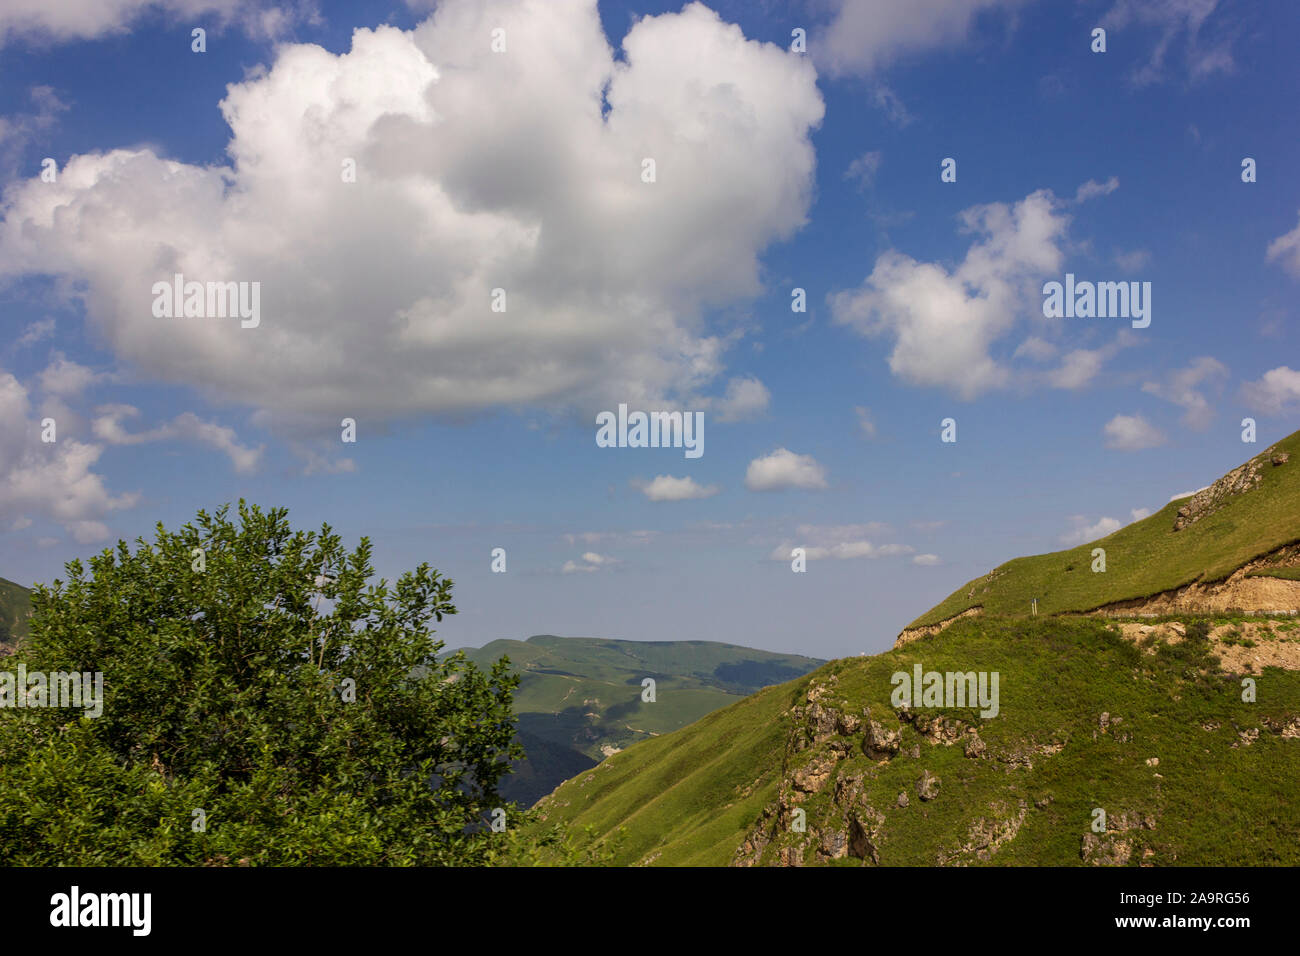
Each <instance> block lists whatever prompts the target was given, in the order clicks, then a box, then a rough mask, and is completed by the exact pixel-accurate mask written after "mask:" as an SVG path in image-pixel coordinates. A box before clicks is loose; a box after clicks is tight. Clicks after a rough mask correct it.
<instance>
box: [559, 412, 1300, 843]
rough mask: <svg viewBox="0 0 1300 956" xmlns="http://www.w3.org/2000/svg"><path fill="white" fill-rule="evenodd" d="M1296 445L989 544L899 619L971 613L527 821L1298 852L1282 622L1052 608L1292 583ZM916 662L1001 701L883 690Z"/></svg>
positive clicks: (600, 775) (745, 836) (611, 830)
mask: <svg viewBox="0 0 1300 956" xmlns="http://www.w3.org/2000/svg"><path fill="white" fill-rule="evenodd" d="M1297 451H1300V434H1297V435H1292V436H1291V437H1289V438H1287V439H1286V440H1284V441H1283V442H1280V443H1279V444H1278V445H1275V446H1273V447H1272V448H1270V449H1268V450H1267V451H1266V452H1264V453H1263V454H1261V455H1258V456H1256V457H1255V458H1253V459H1251V460H1250V461H1249V462H1247V463H1246V464H1245V465H1243V466H1240V467H1239V468H1237V469H1234V470H1233V471H1232V472H1230V473H1229V474H1228V475H1226V476H1224V477H1223V478H1222V479H1220V480H1219V481H1216V482H1215V483H1214V484H1213V485H1211V486H1210V487H1209V488H1208V489H1207V490H1205V491H1204V493H1200V494H1198V495H1196V496H1194V497H1193V498H1188V499H1180V500H1179V501H1176V502H1172V503H1171V504H1170V505H1169V506H1168V507H1166V508H1164V509H1162V510H1161V511H1160V512H1159V513H1158V514H1156V515H1153V516H1151V517H1150V518H1147V519H1145V520H1144V521H1140V522H1137V523H1135V524H1133V525H1130V526H1129V527H1127V528H1124V529H1122V530H1120V531H1117V532H1116V533H1114V534H1112V535H1110V536H1108V537H1106V538H1103V539H1101V540H1100V541H1097V542H1093V543H1091V544H1088V545H1085V546H1083V547H1081V548H1075V549H1072V550H1069V551H1062V552H1057V553H1054V554H1046V555H1039V556H1036V557H1029V558H1019V559H1016V560H1014V561H1009V562H1007V563H1006V564H1004V565H1002V566H1001V567H999V568H998V569H996V570H995V571H994V572H993V573H991V574H990V575H987V576H986V577H984V578H980V579H978V580H977V581H973V582H971V583H970V584H968V585H966V586H965V587H963V588H962V589H961V590H959V591H958V592H957V593H956V594H954V595H952V596H951V597H949V598H948V599H947V600H946V601H944V602H943V603H941V604H940V605H938V606H937V607H936V608H934V609H932V610H931V611H929V612H927V613H926V614H924V615H922V616H921V617H920V618H918V619H917V621H916V622H915V625H914V626H920V625H928V624H934V623H936V622H940V621H947V620H949V619H953V618H955V617H956V616H957V615H959V614H961V613H962V612H963V611H966V610H969V609H973V608H978V609H979V610H980V612H981V613H979V614H978V615H967V616H964V617H961V618H959V619H956V620H953V621H952V623H951V624H950V625H949V626H948V627H947V628H946V629H943V630H940V631H938V632H937V633H928V634H927V633H925V632H917V633H914V634H912V635H910V638H911V639H910V640H908V641H906V642H902V643H900V644H899V645H897V646H896V647H895V648H894V649H893V650H890V651H888V652H886V653H884V654H880V655H877V656H875V657H871V658H847V659H844V660H837V661H833V662H831V663H829V664H827V665H826V666H825V667H822V668H821V669H819V670H818V671H816V672H814V673H813V674H811V675H808V676H805V677H802V678H799V679H797V680H793V681H791V682H789V683H787V684H783V685H781V686H778V687H771V688H768V689H766V690H764V691H762V692H760V693H758V694H755V695H754V696H752V697H749V698H746V699H745V700H743V701H741V702H739V703H736V704H733V705H732V706H730V707H727V708H725V709H723V710H719V711H717V712H715V713H712V714H710V715H708V716H707V717H705V718H703V719H702V720H700V721H699V722H698V723H695V724H692V725H691V726H689V727H686V728H685V729H683V730H680V731H678V732H676V733H673V734H668V735H665V736H661V737H656V738H654V739H652V740H648V741H645V742H643V743H639V744H637V745H636V746H634V747H632V748H630V749H629V750H627V751H626V752H623V753H618V754H615V755H614V756H613V757H610V758H609V759H608V760H606V761H604V763H602V764H601V765H600V766H599V767H596V768H594V769H592V770H588V771H586V772H583V773H580V774H579V775H577V776H576V777H574V778H573V779H571V780H568V781H566V782H565V783H564V785H563V786H561V787H560V788H559V789H557V790H556V791H555V792H554V793H553V794H552V795H551V796H549V797H548V798H546V799H544V800H542V801H541V802H540V803H539V804H538V810H539V812H540V813H541V814H542V815H543V817H544V819H543V821H542V822H540V823H538V824H536V826H537V827H539V828H543V827H554V826H555V825H556V824H559V825H561V826H563V827H564V828H565V829H566V831H567V832H568V833H569V834H570V839H571V840H575V841H577V842H576V847H575V849H576V850H578V851H588V850H592V849H596V850H597V851H598V852H599V853H604V854H610V853H612V854H613V862H614V863H617V864H624V865H631V864H661V865H727V864H740V865H752V864H760V865H772V864H784V865H809V864H817V863H826V864H833V865H870V864H880V865H987V864H1030V865H1080V864H1084V865H1139V864H1144V865H1152V866H1169V865H1246V866H1254V865H1261V864H1264V865H1278V864H1285V865H1292V866H1294V865H1300V801H1297V800H1296V799H1295V793H1294V791H1295V782H1296V781H1297V780H1300V622H1296V621H1294V620H1287V619H1276V620H1265V619H1262V618H1258V617H1254V618H1247V617H1243V616H1241V615H1238V614H1234V613H1233V612H1232V611H1231V610H1228V609H1224V611H1223V612H1222V613H1219V612H1216V613H1214V614H1201V613H1197V614H1183V613H1169V614H1164V615H1163V616H1162V617H1161V618H1160V619H1159V621H1158V622H1157V621H1156V620H1155V619H1153V618H1150V617H1146V618H1144V619H1142V620H1132V621H1129V622H1123V621H1111V620H1108V619H1105V618H1100V617H1086V616H1079V615H1078V614H1077V613H1074V614H1069V613H1068V612H1085V611H1089V610H1093V609H1096V608H1099V607H1101V606H1103V605H1107V604H1111V603H1113V602H1118V601H1129V600H1135V599H1145V598H1148V597H1150V596H1152V595H1156V594H1159V593H1161V592H1164V591H1170V590H1172V589H1175V588H1179V587H1182V586H1184V585H1187V584H1190V583H1192V582H1200V583H1201V584H1203V585H1204V584H1209V583H1212V582H1222V581H1225V580H1227V579H1229V578H1231V579H1232V580H1233V581H1235V582H1237V583H1236V584H1234V585H1233V587H1235V588H1238V591H1234V592H1233V593H1234V594H1236V593H1238V592H1239V593H1241V594H1244V595H1249V594H1251V593H1265V592H1263V591H1252V590H1251V589H1252V587H1254V588H1260V587H1262V588H1265V589H1272V590H1268V591H1267V593H1268V594H1274V595H1281V599H1282V600H1287V601H1290V600H1292V599H1293V598H1294V596H1295V589H1294V586H1293V585H1292V584H1290V583H1289V582H1291V581H1294V580H1295V579H1296V578H1295V574H1294V570H1293V569H1294V568H1296V567H1297V566H1300V548H1296V547H1294V545H1295V543H1296V542H1297V541H1300V460H1298V459H1296V457H1295V455H1296V452H1297ZM1207 477H1208V476H1207ZM1095 547H1102V548H1104V549H1105V551H1106V570H1105V571H1104V572H1100V571H1098V572H1094V571H1093V570H1092V561H1093V555H1092V550H1093V548H1095ZM1260 559H1265V560H1263V561H1260ZM1247 565H1249V568H1247V567H1245V566H1247ZM1238 572H1240V573H1238ZM1242 582H1245V583H1244V584H1243V583H1242ZM1250 582H1256V583H1255V584H1253V585H1252V584H1250ZM1035 597H1036V598H1037V599H1038V602H1039V616H1037V617H1030V616H1028V611H1029V606H1030V601H1031V599H1033V598H1035ZM1247 610H1249V609H1247ZM1062 614H1065V615H1066V616H1054V615H1062ZM916 665H920V667H921V668H922V671H923V672H931V671H933V672H939V673H940V674H947V673H949V672H952V673H958V674H965V673H970V674H972V675H974V674H980V673H982V674H984V675H985V676H986V678H987V679H990V680H991V675H993V674H996V675H997V677H998V681H999V706H998V708H997V712H996V713H992V712H987V713H983V714H982V712H981V709H980V708H976V707H971V706H965V703H966V702H964V701H956V700H948V701H946V702H945V701H942V700H929V701H923V702H913V703H912V705H911V706H908V705H907V704H905V703H904V702H902V701H895V700H894V699H892V694H893V692H894V689H895V686H896V685H895V681H894V678H895V676H896V675H902V676H909V675H911V674H912V673H913V668H914V666H916ZM1247 675H1249V676H1247ZM1252 695H1253V696H1252ZM922 703H924V705H925V706H922ZM958 703H962V704H963V706H960V707H959V706H956V705H957V704H958ZM1101 812H1104V818H1101V817H1099V816H1098V814H1099V813H1101Z"/></svg>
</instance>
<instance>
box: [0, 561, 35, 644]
mask: <svg viewBox="0 0 1300 956" xmlns="http://www.w3.org/2000/svg"><path fill="white" fill-rule="evenodd" d="M31 613H32V599H31V591H29V590H28V589H27V588H25V587H23V586H22V585H20V584H14V582H12V581H7V580H5V579H4V578H0V653H6V652H7V651H9V650H12V649H13V648H14V646H15V645H16V644H17V643H18V641H19V640H21V639H22V638H24V637H26V636H27V618H28V616H29V615H30V614H31Z"/></svg>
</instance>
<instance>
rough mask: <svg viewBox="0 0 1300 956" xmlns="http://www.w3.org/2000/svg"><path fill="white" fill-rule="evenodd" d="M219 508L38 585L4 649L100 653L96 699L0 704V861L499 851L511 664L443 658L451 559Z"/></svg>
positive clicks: (369, 857)
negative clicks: (24, 630) (403, 554)
mask: <svg viewBox="0 0 1300 956" xmlns="http://www.w3.org/2000/svg"><path fill="white" fill-rule="evenodd" d="M228 512H229V506H227V507H223V508H221V509H220V510H218V511H216V512H215V513H214V514H208V513H206V512H203V511H200V512H199V513H198V516H197V519H196V521H195V522H193V523H190V524H186V525H185V526H184V527H182V528H181V529H180V530H179V531H178V532H174V533H173V532H168V531H167V530H166V529H165V528H163V526H162V525H161V524H159V525H158V528H157V534H156V539H155V541H154V542H153V544H148V543H146V542H145V541H144V540H143V539H142V538H141V539H137V541H136V545H137V547H136V549H135V551H134V552H132V550H131V548H130V547H129V546H128V545H127V543H126V542H125V541H119V542H118V544H117V548H116V550H113V549H105V550H104V551H103V552H101V553H100V554H98V555H96V556H95V557H93V558H91V559H90V560H89V562H88V564H89V568H88V570H87V569H86V568H83V566H82V564H81V562H80V561H72V562H70V563H69V564H68V565H66V568H67V573H68V577H69V579H68V581H67V583H66V584H64V583H63V582H61V581H57V580H56V581H55V582H54V584H53V585H52V586H50V587H45V586H41V587H39V588H37V589H36V591H35V593H34V595H33V607H34V613H33V616H32V618H31V627H30V636H29V637H28V639H27V640H26V642H25V643H24V644H23V645H22V646H21V647H20V650H19V652H18V654H17V655H16V656H12V657H9V658H5V659H4V664H3V667H4V669H5V670H8V671H11V672H13V671H15V670H16V668H17V665H18V663H19V662H21V663H23V664H25V665H26V667H27V669H28V671H29V672H31V671H42V672H46V673H50V672H55V671H65V672H67V671H74V672H76V671H81V672H86V671H91V672H95V671H98V672H102V673H103V675H104V694H103V697H104V700H103V713H102V716H100V717H98V718H94V717H90V716H86V715H85V714H84V713H83V712H81V711H77V710H69V709H53V708H47V709H8V708H5V709H0V864H5V865H15V864H25V865H73V864H75V865H103V864H130V865H172V864H175V865H198V864H202V865H221V864H232V865H233V864H245V863H247V864H274V865H296V864H321V865H352V864H357V865H407V864H413V865H442V864H453V865H469V864H483V863H488V862H491V861H492V860H493V859H494V858H495V856H496V855H497V853H498V851H497V850H496V849H495V848H494V846H493V841H494V839H498V838H500V837H501V836H502V834H499V833H493V832H491V830H490V828H489V826H488V825H487V824H488V823H490V820H491V814H492V811H493V809H494V808H496V807H498V806H500V805H501V800H500V798H499V796H498V794H497V785H498V782H499V780H500V778H501V776H502V775H503V774H505V773H508V772H509V765H510V761H511V760H512V759H515V758H517V757H519V756H522V750H521V748H520V747H519V745H518V744H517V743H515V742H514V732H515V726H514V717H513V714H512V712H511V701H512V695H513V691H514V688H515V686H516V685H517V683H518V679H517V678H515V677H513V676H511V674H510V672H509V669H508V665H507V662H505V661H504V660H503V661H499V662H497V663H496V665H494V666H493V668H492V670H491V672H490V673H484V672H482V671H480V670H478V669H477V668H476V667H475V666H474V665H473V664H472V663H471V662H469V661H467V660H466V659H465V657H464V655H463V654H460V653H457V654H454V655H450V656H447V657H443V658H441V659H439V657H438V652H439V650H440V649H441V648H442V646H443V645H442V642H441V641H435V640H434V639H433V637H432V633H433V632H432V630H431V629H430V627H429V626H428V625H429V622H430V620H431V619H434V620H437V621H441V620H442V617H443V615H444V614H454V613H455V612H456V609H455V607H454V606H453V605H452V603H451V587H452V584H451V581H449V580H447V579H446V578H443V577H440V576H439V574H438V572H437V571H434V570H432V569H430V567H429V566H428V565H427V564H421V565H420V566H419V567H418V568H416V569H415V570H414V571H413V572H407V573H405V574H403V575H402V576H401V577H400V578H399V579H398V580H397V582H396V583H395V584H394V585H393V586H392V587H391V588H390V587H389V586H388V584H387V582H385V581H383V580H380V581H379V582H378V583H377V584H368V583H367V582H368V581H369V579H370V578H371V577H372V576H373V574H374V569H373V568H372V567H371V563H370V558H371V547H370V542H369V540H368V539H366V538H362V539H361V542H360V544H359V545H358V546H357V548H356V549H355V550H354V551H352V552H351V553H350V554H349V553H347V552H345V551H344V549H343V547H342V545H341V543H340V539H339V537H338V536H337V535H335V534H334V533H333V532H332V530H331V529H330V527H329V526H328V525H325V526H323V527H322V528H321V530H320V532H319V533H304V532H302V531H293V530H292V529H291V528H290V527H289V524H288V520H287V511H285V510H284V509H272V510H269V511H265V512H264V511H262V510H261V509H260V508H258V507H256V506H249V505H246V504H245V502H243V501H242V500H241V501H240V503H239V523H238V526H237V525H236V524H235V523H234V522H232V521H231V520H230V519H229V518H228ZM509 809H510V810H511V811H513V809H514V808H513V807H512V808H509ZM196 811H202V815H201V816H200V814H198V813H196ZM200 822H201V823H202V824H203V825H202V826H201V825H200Z"/></svg>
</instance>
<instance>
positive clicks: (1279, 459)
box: [1272, 451, 1291, 468]
mask: <svg viewBox="0 0 1300 956" xmlns="http://www.w3.org/2000/svg"><path fill="white" fill-rule="evenodd" d="M1272 460H1273V467H1274V468H1277V467H1279V466H1281V465H1285V464H1286V463H1287V462H1288V461H1290V460H1291V456H1290V455H1288V454H1287V453H1286V452H1284V451H1283V452H1279V453H1278V454H1276V455H1274V456H1273V459H1272Z"/></svg>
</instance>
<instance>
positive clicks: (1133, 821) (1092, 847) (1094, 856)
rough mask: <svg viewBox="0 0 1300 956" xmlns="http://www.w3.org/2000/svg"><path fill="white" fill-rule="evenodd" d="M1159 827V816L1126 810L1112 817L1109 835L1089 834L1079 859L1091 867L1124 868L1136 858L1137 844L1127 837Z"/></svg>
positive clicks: (1144, 852)
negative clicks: (1131, 833)
mask: <svg viewBox="0 0 1300 956" xmlns="http://www.w3.org/2000/svg"><path fill="white" fill-rule="evenodd" d="M1155 828H1156V817H1155V814H1153V813H1139V812H1137V811H1136V810H1134V811H1127V810H1126V811H1125V812H1123V813H1119V814H1116V815H1115V816H1113V817H1111V818H1110V820H1109V822H1108V824H1107V830H1106V832H1105V833H1085V834H1084V835H1083V845H1082V846H1081V847H1080V848H1079V856H1081V857H1082V858H1083V862H1084V863H1087V864H1088V865H1090V866H1124V865H1125V864H1126V863H1128V861H1129V859H1130V858H1131V857H1132V856H1133V844H1134V840H1133V838H1132V837H1128V836H1125V835H1124V834H1126V833H1129V832H1131V831H1134V830H1154V829H1155ZM1142 855H1143V857H1144V858H1145V857H1149V856H1151V855H1152V854H1151V853H1150V852H1148V851H1143V854H1142Z"/></svg>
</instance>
